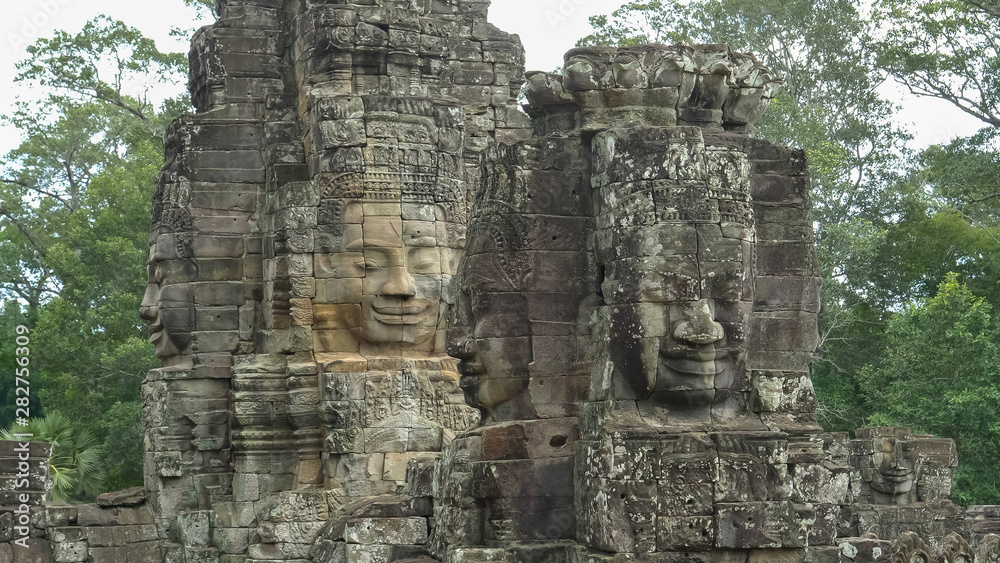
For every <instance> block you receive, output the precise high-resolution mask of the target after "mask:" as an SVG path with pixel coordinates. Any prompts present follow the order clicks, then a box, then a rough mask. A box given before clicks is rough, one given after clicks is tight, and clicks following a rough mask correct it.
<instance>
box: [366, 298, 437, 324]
mask: <svg viewBox="0 0 1000 563" xmlns="http://www.w3.org/2000/svg"><path fill="white" fill-rule="evenodd" d="M428 307H429V305H428V304H427V303H426V302H418V303H398V304H389V305H376V304H374V303H373V304H372V316H373V317H374V318H375V320H376V321H378V322H380V323H383V324H387V325H418V324H421V323H423V322H424V320H425V319H426V318H427V315H425V314H424V313H425V312H426V311H427V309H428Z"/></svg>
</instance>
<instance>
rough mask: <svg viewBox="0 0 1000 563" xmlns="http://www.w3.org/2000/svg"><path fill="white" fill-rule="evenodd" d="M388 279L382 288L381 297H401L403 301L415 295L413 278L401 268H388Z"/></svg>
mask: <svg viewBox="0 0 1000 563" xmlns="http://www.w3.org/2000/svg"><path fill="white" fill-rule="evenodd" d="M388 273H389V279H388V280H387V281H386V282H385V285H384V286H382V294H383V295H392V296H394V297H402V298H403V299H406V298H409V297H413V296H414V295H416V294H417V293H416V287H415V286H414V282H413V276H411V275H410V273H409V272H407V271H406V268H404V267H402V266H395V267H392V268H389V272H388Z"/></svg>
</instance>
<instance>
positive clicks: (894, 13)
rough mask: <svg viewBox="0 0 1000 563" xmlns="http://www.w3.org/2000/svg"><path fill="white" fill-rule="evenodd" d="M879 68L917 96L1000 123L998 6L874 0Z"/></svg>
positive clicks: (951, 0) (959, 0) (964, 0)
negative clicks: (880, 33) (879, 37)
mask: <svg viewBox="0 0 1000 563" xmlns="http://www.w3.org/2000/svg"><path fill="white" fill-rule="evenodd" d="M874 21H875V22H876V24H877V25H879V26H880V28H881V29H883V30H884V31H885V34H884V37H883V39H882V40H880V41H878V42H877V43H875V45H874V47H875V49H876V53H877V55H878V63H879V65H880V66H882V67H883V68H885V69H886V70H888V71H889V72H890V73H891V74H892V75H893V76H894V77H895V78H896V80H897V81H898V82H899V83H900V84H902V85H903V86H905V87H906V88H908V89H909V90H910V92H912V93H914V94H916V95H918V96H928V97H932V98H937V99H940V100H944V101H946V102H948V103H951V104H953V105H954V106H955V107H957V108H959V109H961V110H962V111H964V112H966V113H968V114H969V115H972V116H973V117H976V118H977V119H980V120H981V121H983V122H984V123H986V124H988V125H990V126H992V127H1000V72H998V71H1000V36H998V34H997V26H998V25H1000V6H998V4H997V3H996V2H988V1H983V2H975V1H970V0H879V1H878V2H876V3H875V12H874Z"/></svg>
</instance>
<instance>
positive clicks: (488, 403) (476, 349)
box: [448, 254, 533, 422]
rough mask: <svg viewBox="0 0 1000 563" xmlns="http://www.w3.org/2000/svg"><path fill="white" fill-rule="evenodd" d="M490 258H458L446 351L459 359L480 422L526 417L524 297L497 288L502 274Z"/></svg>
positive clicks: (528, 412)
mask: <svg viewBox="0 0 1000 563" xmlns="http://www.w3.org/2000/svg"><path fill="white" fill-rule="evenodd" d="M489 258H490V256H489V255H482V254H480V255H478V256H471V257H469V258H468V259H467V261H464V262H463V266H462V269H461V271H462V272H463V273H462V277H461V283H460V291H459V295H458V298H457V303H456V319H455V324H454V327H453V328H452V329H451V330H450V331H449V335H448V336H449V338H448V353H449V354H450V355H451V356H453V357H455V358H458V359H459V360H461V361H460V362H459V364H458V372H459V373H460V374H461V375H462V379H461V381H460V385H461V387H462V390H463V391H464V392H465V401H466V403H468V404H469V405H471V406H473V407H476V408H478V409H480V411H481V412H482V413H483V420H484V421H487V422H489V421H497V420H514V419H526V418H531V417H532V415H533V412H532V408H531V405H530V400H529V399H528V397H527V390H528V382H529V373H528V365H529V364H530V363H531V361H532V349H531V338H530V336H529V334H530V333H529V332H528V331H529V330H530V329H529V322H530V321H529V319H528V308H527V303H526V299H525V296H524V294H523V293H520V292H514V291H509V290H508V291H499V289H500V288H498V287H497V286H496V280H501V279H503V277H502V276H501V274H500V272H499V270H498V268H497V265H496V263H495V262H494V261H493V260H490V259H489Z"/></svg>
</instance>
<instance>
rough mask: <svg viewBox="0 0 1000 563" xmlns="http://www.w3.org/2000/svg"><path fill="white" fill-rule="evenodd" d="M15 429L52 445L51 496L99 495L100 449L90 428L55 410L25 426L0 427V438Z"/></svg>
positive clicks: (79, 498)
mask: <svg viewBox="0 0 1000 563" xmlns="http://www.w3.org/2000/svg"><path fill="white" fill-rule="evenodd" d="M15 433H26V434H31V435H32V438H31V440H32V441H33V442H45V443H48V444H51V445H52V453H51V455H50V457H49V477H50V478H51V479H52V491H51V495H52V500H63V501H67V500H68V501H85V500H88V499H91V498H93V497H95V496H96V495H98V494H99V493H100V492H101V491H102V485H103V483H104V475H105V473H104V465H103V464H102V463H101V461H102V460H101V457H102V455H101V454H102V450H101V445H100V443H99V442H98V440H97V437H96V436H95V435H94V433H93V432H92V431H91V430H90V429H89V428H83V427H81V426H80V425H79V424H78V423H77V422H76V421H74V420H72V419H71V418H69V417H67V416H65V415H63V414H62V413H60V412H58V411H51V412H49V413H48V414H47V415H46V416H45V417H44V418H35V419H32V420H31V422H30V423H29V424H28V425H27V426H26V427H23V426H12V427H10V428H8V429H5V430H3V431H0V438H2V439H4V440H13V439H14V436H13V434H15Z"/></svg>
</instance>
